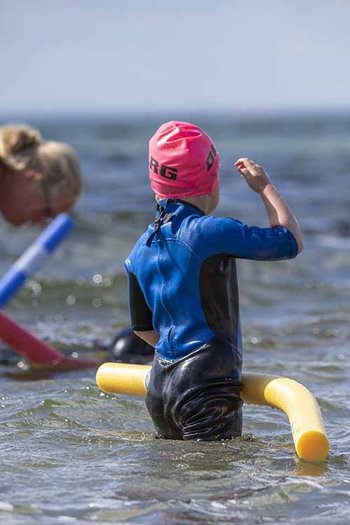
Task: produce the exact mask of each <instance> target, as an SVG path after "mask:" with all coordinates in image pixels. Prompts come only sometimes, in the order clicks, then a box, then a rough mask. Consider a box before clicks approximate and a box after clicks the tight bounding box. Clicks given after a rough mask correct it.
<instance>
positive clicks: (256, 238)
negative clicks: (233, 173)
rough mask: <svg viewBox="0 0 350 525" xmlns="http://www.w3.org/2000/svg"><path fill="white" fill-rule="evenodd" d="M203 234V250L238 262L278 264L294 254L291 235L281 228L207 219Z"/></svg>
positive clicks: (296, 250)
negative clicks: (243, 260) (246, 260)
mask: <svg viewBox="0 0 350 525" xmlns="http://www.w3.org/2000/svg"><path fill="white" fill-rule="evenodd" d="M209 219H211V220H210V221H208V223H207V225H206V226H207V227H206V228H205V230H206V231H205V232H203V233H204V234H205V235H206V237H207V241H208V242H207V248H208V249H209V251H212V252H213V253H225V254H229V255H232V256H234V257H237V258H242V259H252V260H256V261H279V260H283V259H292V258H294V257H296V255H297V254H298V245H297V242H296V239H295V237H294V235H293V234H292V233H291V231H290V230H288V229H287V228H285V227H283V226H275V227H273V228H259V227H258V226H247V225H246V224H243V223H242V222H240V221H237V220H236V219H229V218H223V219H221V218H218V217H211V218H209Z"/></svg>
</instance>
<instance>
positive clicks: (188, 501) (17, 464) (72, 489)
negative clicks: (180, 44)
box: [0, 115, 350, 525]
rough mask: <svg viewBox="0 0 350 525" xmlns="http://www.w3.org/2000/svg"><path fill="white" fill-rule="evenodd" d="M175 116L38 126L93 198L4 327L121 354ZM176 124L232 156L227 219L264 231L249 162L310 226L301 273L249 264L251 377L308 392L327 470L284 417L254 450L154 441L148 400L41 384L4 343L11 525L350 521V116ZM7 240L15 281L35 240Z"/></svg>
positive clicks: (248, 412)
mask: <svg viewBox="0 0 350 525" xmlns="http://www.w3.org/2000/svg"><path fill="white" fill-rule="evenodd" d="M173 117H174V116H173V115H167V116H163V115H158V116H157V115H150V116H143V117H136V116H129V117H125V116H123V117H118V116H115V117H112V116H111V117H108V118H107V117H101V118H98V117H93V118H92V117H91V118H89V117H87V116H86V117H71V118H68V117H67V118H63V117H60V118H52V119H49V118H45V119H39V118H38V119H34V118H32V119H30V123H31V124H34V125H37V126H38V127H40V129H41V131H42V133H43V135H44V136H47V137H49V138H50V139H53V140H62V141H65V142H68V143H70V144H72V145H73V146H74V147H75V148H76V150H77V152H78V154H79V156H80V158H81V163H82V168H83V172H84V178H85V188H84V194H83V196H82V198H81V200H80V202H79V204H78V206H77V208H76V211H75V221H76V228H75V230H74V232H73V233H72V234H71V235H70V237H69V238H68V239H67V240H66V241H65V242H64V243H63V244H62V245H61V246H60V247H59V248H58V250H57V251H56V253H55V254H54V255H53V256H52V257H51V258H50V259H49V260H47V261H46V262H45V265H44V266H43V267H42V268H40V270H39V271H38V272H37V273H36V274H35V275H34V276H33V277H32V278H31V279H30V280H28V281H27V283H26V285H25V287H24V288H23V289H22V290H21V291H20V292H19V293H18V294H17V295H16V296H15V297H14V298H13V299H12V300H11V302H10V303H9V304H8V305H7V306H6V308H5V311H6V312H7V313H8V314H9V315H11V316H12V317H13V318H14V319H15V320H16V321H17V322H19V323H21V324H22V325H23V326H25V327H27V328H29V329H30V330H32V331H33V333H35V334H36V335H38V336H39V337H41V338H43V339H44V340H46V341H48V342H50V343H52V344H53V345H55V346H56V347H57V348H59V349H60V350H62V351H64V352H65V353H67V354H72V353H75V354H79V355H80V356H84V355H86V356H87V355H88V356H91V355H96V356H98V357H99V358H101V359H105V360H108V353H107V348H108V345H109V343H110V341H111V339H112V338H113V336H114V334H115V333H116V331H117V330H118V329H120V328H122V327H124V326H126V325H127V324H128V308H127V300H126V281H125V274H124V270H123V261H124V259H125V257H126V256H127V254H128V252H129V250H130V248H131V246H132V245H133V243H134V241H135V240H136V239H137V237H138V236H139V234H140V233H141V232H142V231H143V229H144V228H145V227H146V225H147V224H148V223H149V222H150V221H151V220H152V217H153V214H154V201H153V198H152V194H151V192H150V190H149V187H148V179H147V141H148V138H149V137H150V135H152V133H153V132H154V131H155V129H156V128H157V127H158V125H160V124H161V123H162V122H163V120H165V119H169V118H173ZM175 117H176V118H179V119H182V120H186V119H188V120H192V121H194V122H195V123H197V124H199V125H201V126H203V127H204V128H205V129H206V130H207V131H208V132H209V133H210V134H211V135H212V137H213V138H214V140H215V142H216V144H217V147H218V149H219V151H220V153H221V182H222V197H221V202H220V205H219V207H218V210H217V214H218V215H228V216H233V217H236V218H238V219H240V220H243V221H245V222H247V223H249V224H256V225H261V226H265V225H267V220H266V215H265V212H264V208H263V206H262V204H261V202H260V199H259V197H258V195H257V194H255V193H254V192H252V191H251V190H250V189H249V188H248V187H247V185H246V184H245V182H244V181H243V179H242V178H241V177H240V176H239V175H238V174H237V172H236V171H235V169H234V167H233V165H234V161H235V160H236V159H237V158H239V157H241V156H249V157H251V158H253V159H254V160H256V161H257V162H259V164H261V165H262V166H263V167H264V168H265V169H266V170H267V171H268V172H269V173H270V175H271V177H272V180H273V181H274V182H275V184H276V185H277V186H278V187H279V188H280V190H281V191H282V193H283V194H284V196H285V197H286V198H287V200H288V202H289V203H290V205H291V206H292V208H293V210H294V211H295V213H296V215H297V217H298V219H299V221H300V223H301V227H302V230H303V233H304V243H305V248H304V251H303V253H302V254H301V255H300V256H299V257H298V258H297V259H296V260H293V261H287V262H278V263H265V262H263V263H261V262H259V263H257V262H251V261H239V263H238V271H239V281H240V302H241V317H242V323H243V336H244V369H245V371H249V372H262V373H267V374H278V375H284V376H288V377H291V378H293V379H295V380H297V381H299V382H301V383H303V384H304V385H305V386H307V387H308V388H309V390H311V392H313V394H314V395H315V396H316V398H317V400H318V402H319V404H320V406H321V409H322V412H323V416H324V420H325V425H326V429H327V433H328V436H329V439H330V442H331V451H330V455H329V459H328V460H327V461H325V462H323V463H319V464H312V463H307V462H304V461H301V460H299V459H298V458H297V456H296V454H295V451H294V447H293V442H292V437H291V432H290V428H289V423H288V420H287V418H286V416H285V414H283V413H282V412H280V411H278V410H273V409H271V408H266V407H252V406H247V407H245V409H244V435H243V437H242V438H241V439H237V440H235V441H232V442H225V443H197V442H176V441H162V440H157V439H155V438H154V429H153V426H152V423H151V420H150V418H149V416H148V414H147V411H146V409H145V406H144V401H143V400H142V399H139V398H132V397H127V396H122V395H106V394H103V393H101V392H100V391H99V390H98V388H97V387H96V385H95V381H94V374H95V370H93V369H91V370H84V371H79V372H71V373H65V374H56V375H49V374H42V375H37V376H36V377H30V376H28V375H26V374H23V372H22V370H23V363H22V362H21V361H19V362H18V358H17V357H16V355H15V354H13V353H11V352H9V351H8V349H7V348H6V347H5V345H3V346H2V347H1V352H0V357H1V362H2V364H1V370H0V371H1V376H0V387H1V391H0V432H1V439H0V454H1V477H0V523H4V524H8V525H12V524H13V525H17V524H18V525H22V524H25V525H27V524H28V525H31V524H56V523H57V524H59V523H78V524H80V523H81V524H83V523H100V524H105V523H106V524H108V523H123V524H146V523H152V524H159V525H163V524H169V525H175V524H176V525H180V524H181V525H182V524H195V523H203V524H213V523H245V524H250V523H252V524H253V523H291V524H293V523H302V524H303V523H305V524H312V523H320V522H321V523H332V524H333V525H334V524H345V523H348V522H349V520H350V473H349V466H350V461H349V446H350V430H349V427H350V401H349V395H348V394H349V374H350V366H349V357H350V350H349V341H350V323H349V316H350V300H349V292H350V271H349V260H350V214H349V211H350V141H349V137H350V116H342V115H324V116H306V115H296V116H274V117H270V118H263V117H259V118H255V119H254V118H252V117H248V116H247V117H239V118H237V117H235V116H222V115H211V116H210V117H205V116H201V115H197V116H188V115H176V116H175ZM27 120H28V119H27ZM2 121H4V119H2ZM0 230H1V237H0V252H1V260H0V271H1V274H4V273H5V271H6V270H7V269H8V268H9V267H10V266H11V264H12V263H13V262H14V260H15V259H16V258H17V257H18V256H19V255H20V254H21V253H22V252H23V251H24V249H25V248H26V247H27V246H28V245H29V244H30V243H31V242H32V241H33V240H34V239H35V238H36V236H37V235H38V234H39V232H40V229H39V228H37V227H34V226H30V225H29V226H25V227H22V228H20V229H14V228H13V227H11V226H10V225H8V224H5V222H4V221H2V222H1V223H0Z"/></svg>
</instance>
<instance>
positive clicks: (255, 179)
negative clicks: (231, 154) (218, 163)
mask: <svg viewBox="0 0 350 525" xmlns="http://www.w3.org/2000/svg"><path fill="white" fill-rule="evenodd" d="M235 166H236V168H237V171H238V172H239V173H240V174H241V175H242V177H243V178H244V179H245V180H246V182H247V184H248V186H250V187H251V188H252V190H254V191H256V192H257V193H261V192H262V191H263V190H264V188H265V187H266V185H267V184H270V183H271V181H270V179H269V176H268V175H267V174H266V173H265V171H264V170H263V169H262V167H261V166H259V164H255V162H254V161H253V160H250V159H238V160H237V161H236V162H235Z"/></svg>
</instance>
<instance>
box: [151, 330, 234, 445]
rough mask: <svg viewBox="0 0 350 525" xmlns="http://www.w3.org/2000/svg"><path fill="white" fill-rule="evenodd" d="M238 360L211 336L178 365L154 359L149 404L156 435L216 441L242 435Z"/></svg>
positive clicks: (223, 343)
mask: <svg viewBox="0 0 350 525" xmlns="http://www.w3.org/2000/svg"><path fill="white" fill-rule="evenodd" d="M241 369H242V361H241V358H240V356H239V355H238V354H237V352H235V350H234V348H232V347H231V346H230V345H229V344H227V343H225V342H224V341H222V340H220V339H219V338H213V339H212V340H211V341H210V342H208V344H206V345H205V346H203V347H202V348H200V349H198V350H197V351H196V352H193V353H192V354H191V355H189V356H186V357H184V358H182V359H180V360H178V361H176V362H174V363H169V362H167V361H163V360H161V359H159V357H158V356H155V357H154V360H153V366H152V370H151V375H150V380H149V384H148V386H147V389H148V393H147V397H146V405H147V408H148V411H149V413H150V415H151V417H152V420H153V423H154V426H155V427H156V429H157V432H158V436H159V437H161V438H164V439H184V440H187V439H197V440H201V441H213V440H220V439H230V438H232V437H238V436H240V435H241V434H242V401H241V399H240V391H241Z"/></svg>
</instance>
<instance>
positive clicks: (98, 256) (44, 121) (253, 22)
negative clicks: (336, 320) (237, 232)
mask: <svg viewBox="0 0 350 525" xmlns="http://www.w3.org/2000/svg"><path fill="white" fill-rule="evenodd" d="M0 9H1V21H2V30H1V32H0V63H1V98H0V118H1V122H2V123H7V122H26V123H28V124H30V125H34V126H37V127H38V128H39V129H40V130H41V132H42V134H43V135H44V137H46V138H48V139H53V140H62V141H64V142H68V143H70V144H71V145H72V146H73V147H74V148H75V149H76V150H77V152H78V155H79V157H80V159H81V163H82V168H83V173H84V178H85V189H84V193H83V196H82V198H81V199H80V201H79V203H78V205H77V208H76V212H75V213H76V221H77V227H76V229H75V231H74V233H73V234H72V235H71V236H70V238H69V240H67V241H65V243H64V245H62V246H61V247H60V248H59V249H58V250H57V253H56V254H55V255H54V257H52V258H51V259H50V260H49V261H47V262H46V264H45V266H44V267H43V268H41V269H40V271H39V272H38V273H37V274H36V275H35V276H34V278H33V279H30V280H29V281H28V282H27V283H26V286H25V287H24V289H23V290H22V291H21V292H20V293H18V294H17V296H16V297H15V298H14V299H13V300H12V301H11V303H10V304H9V305H8V306H7V310H8V311H9V312H10V313H13V314H14V315H15V316H16V319H18V320H19V321H20V322H23V323H25V324H26V325H27V326H29V327H31V328H33V329H34V330H35V331H36V332H37V333H39V334H40V335H41V336H43V337H46V338H48V339H50V340H52V341H53V342H54V343H55V344H57V345H58V346H61V347H64V348H67V349H68V350H69V349H71V348H75V347H76V346H77V347H79V348H81V347H83V348H90V347H91V348H92V349H93V348H97V347H99V346H104V345H105V344H107V342H108V341H109V339H110V337H111V336H112V335H113V333H114V332H115V331H116V330H117V329H118V328H120V327H122V326H125V325H126V324H127V323H128V311H127V304H126V293H125V292H126V286H125V276H124V270H123V261H124V259H125V257H126V256H127V254H128V252H129V250H130V248H131V247H132V245H133V242H134V241H135V239H136V238H137V237H138V235H139V234H140V233H141V232H142V231H143V229H144V228H145V226H146V225H147V224H148V222H149V221H151V220H152V216H153V212H154V202H153V197H152V194H151V191H150V189H149V186H148V176H147V142H148V139H149V137H150V136H151V135H152V134H153V132H154V131H155V129H157V127H158V126H159V125H160V124H161V123H162V122H163V121H165V120H168V119H180V120H191V121H194V122H195V123H196V124H198V125H200V126H202V127H204V128H205V130H206V131H207V132H208V133H209V134H211V135H212V137H213V139H214V141H215V142H216V143H217V146H218V148H219V151H220V153H221V164H222V169H221V176H222V199H221V203H220V206H219V209H218V213H219V214H226V215H230V216H234V217H237V218H239V219H241V220H243V221H246V222H248V223H250V224H252V223H255V224H260V225H266V218H265V214H264V210H263V209H262V206H261V204H260V202H259V199H258V198H257V196H256V195H255V194H253V192H251V191H250V190H249V189H248V188H247V187H246V186H245V184H244V182H243V181H242V180H241V179H240V177H239V176H238V175H237V173H236V172H235V170H234V169H233V163H234V161H235V159H236V158H238V157H240V156H250V157H252V158H253V159H255V160H256V161H258V162H259V163H261V164H262V165H263V166H264V167H265V169H267V171H268V172H269V173H270V174H271V176H272V178H273V180H274V181H275V183H276V184H277V185H278V186H279V187H280V189H281V191H282V192H283V193H284V194H285V196H286V197H287V199H288V200H289V202H290V204H291V206H292V207H293V209H294V210H295V212H296V214H297V216H298V218H299V219H300V222H301V223H302V227H303V230H304V233H305V237H306V239H305V240H306V242H305V250H304V253H303V255H302V257H300V258H299V259H297V261H296V262H292V263H285V264H284V263H283V264H281V265H279V264H276V265H269V264H267V265H266V264H259V265H255V264H254V263H245V264H242V265H240V266H241V267H242V268H241V269H240V272H241V280H242V292H243V293H242V298H241V301H242V308H243V312H244V315H243V320H246V324H245V326H246V333H247V341H248V351H249V344H251V340H252V338H253V340H254V341H255V340H257V341H260V339H259V338H258V339H256V337H255V335H254V333H255V330H257V328H254V327H255V326H256V325H259V322H260V321H261V319H265V318H268V319H269V321H270V323H271V322H273V323H278V322H282V323H283V321H281V319H284V318H285V317H286V318H288V319H289V320H291V319H292V318H293V315H294V316H296V318H297V322H299V323H301V324H303V323H305V319H307V317H308V315H309V317H310V319H309V323H310V325H311V327H313V323H314V322H315V319H317V315H318V314H323V312H326V313H327V315H329V312H331V311H334V310H335V309H337V308H338V307H340V304H341V303H342V301H344V304H346V305H347V294H348V288H349V283H350V281H349V274H348V257H349V237H348V235H349V231H350V223H349V186H350V184H349V169H350V152H349V132H350V113H349V108H350V105H349V103H350V72H349V67H348V52H349V45H350V33H349V30H348V21H349V15H350V5H349V2H347V1H346V0H344V1H342V0H333V1H322V2H319V1H316V0H308V1H307V2H305V1H303V0H295V1H293V2H290V1H284V0H267V1H265V2H260V1H258V0H248V1H246V2H239V1H235V0H230V1H229V0H218V1H217V2H209V1H207V0H203V1H201V2H197V1H195V0H186V1H185V0H178V1H177V2H168V1H165V2H164V1H160V0H159V1H157V0H150V1H148V2H143V1H141V0H139V1H138V0H133V1H129V0H128V1H126V0H125V1H124V0H117V1H115V0H85V1H83V2H82V1H80V0H60V1H59V2H58V1H49V0H26V1H24V0H1V1H0ZM0 228H1V237H0V238H1V241H0V250H1V260H0V270H1V272H3V273H4V272H5V270H6V269H7V268H8V267H9V266H10V265H11V264H12V263H13V261H14V260H15V259H16V257H18V256H19V255H20V254H21V253H22V252H23V250H24V249H25V248H26V247H27V246H28V245H29V243H30V242H31V241H32V240H33V239H34V238H35V237H36V235H37V234H38V233H39V231H40V230H39V229H38V228H36V227H34V226H26V227H22V228H20V229H14V228H13V227H11V226H10V225H7V224H5V223H4V221H2V222H1V224H0ZM300 291H302V296H303V297H302V299H301V294H300ZM333 294H334V296H333ZM332 301H333V302H332ZM326 303H327V304H326ZM347 308H348V306H347ZM347 313H348V312H347ZM271 320H272V321H271ZM254 323H255V324H254ZM258 330H259V329H258ZM307 330H309V328H308V329H307ZM310 330H311V334H313V332H312V330H313V328H310ZM251 332H253V335H252V333H251ZM254 337H255V339H254ZM267 339H268V340H269V341H270V338H269V337H268V338H267ZM283 344H284V343H283ZM294 344H295V341H294V340H293V341H292V342H291V345H292V346H293V345H294ZM248 355H249V354H248Z"/></svg>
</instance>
